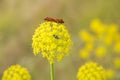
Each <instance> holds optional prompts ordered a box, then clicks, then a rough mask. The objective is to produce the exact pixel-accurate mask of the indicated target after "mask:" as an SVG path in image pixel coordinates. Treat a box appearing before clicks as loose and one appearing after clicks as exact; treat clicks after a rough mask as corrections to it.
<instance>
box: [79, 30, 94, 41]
mask: <svg viewBox="0 0 120 80" xmlns="http://www.w3.org/2000/svg"><path fill="white" fill-rule="evenodd" d="M79 35H80V38H81V39H82V40H83V41H84V42H93V40H94V38H93V36H92V35H91V34H90V33H89V32H88V31H86V30H82V31H80V32H79Z"/></svg>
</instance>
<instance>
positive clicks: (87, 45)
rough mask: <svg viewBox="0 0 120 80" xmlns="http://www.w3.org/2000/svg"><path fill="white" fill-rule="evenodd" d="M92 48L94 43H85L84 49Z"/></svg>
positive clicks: (89, 49)
mask: <svg viewBox="0 0 120 80" xmlns="http://www.w3.org/2000/svg"><path fill="white" fill-rule="evenodd" d="M93 48H94V43H90V42H89V43H86V44H85V49H86V50H87V51H89V52H90V51H92V50H93Z"/></svg>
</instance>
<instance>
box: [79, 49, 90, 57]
mask: <svg viewBox="0 0 120 80" xmlns="http://www.w3.org/2000/svg"><path fill="white" fill-rule="evenodd" d="M79 55H80V57H81V58H82V59H88V58H89V52H88V51H87V50H85V49H82V50H80V52H79Z"/></svg>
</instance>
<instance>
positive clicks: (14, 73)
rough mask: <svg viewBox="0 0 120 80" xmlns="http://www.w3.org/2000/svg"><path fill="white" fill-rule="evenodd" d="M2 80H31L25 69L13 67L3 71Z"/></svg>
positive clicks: (18, 66) (17, 66)
mask: <svg viewBox="0 0 120 80" xmlns="http://www.w3.org/2000/svg"><path fill="white" fill-rule="evenodd" d="M2 80H31V76H30V74H29V73H28V71H27V69H26V68H23V67H21V66H20V65H13V66H11V67H10V68H8V69H7V70H5V71H4V74H3V77H2Z"/></svg>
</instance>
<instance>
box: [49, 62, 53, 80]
mask: <svg viewBox="0 0 120 80" xmlns="http://www.w3.org/2000/svg"><path fill="white" fill-rule="evenodd" d="M50 76H51V80H54V65H53V64H50Z"/></svg>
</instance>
